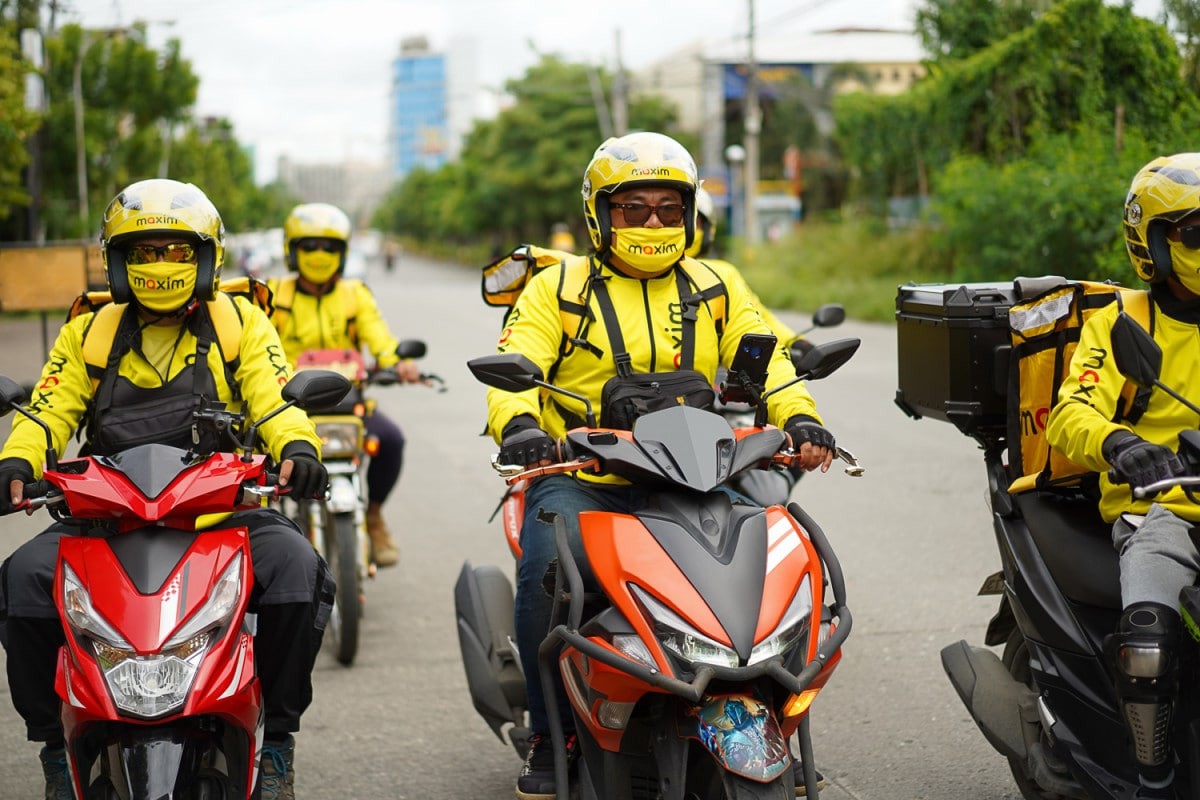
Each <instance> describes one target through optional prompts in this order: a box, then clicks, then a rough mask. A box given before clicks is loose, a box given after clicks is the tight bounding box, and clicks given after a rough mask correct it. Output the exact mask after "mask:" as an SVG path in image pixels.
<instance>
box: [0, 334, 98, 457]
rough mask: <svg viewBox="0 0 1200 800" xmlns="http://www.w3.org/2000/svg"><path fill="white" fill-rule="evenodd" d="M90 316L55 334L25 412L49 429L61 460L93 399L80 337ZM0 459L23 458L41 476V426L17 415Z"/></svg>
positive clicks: (43, 442) (43, 440)
mask: <svg viewBox="0 0 1200 800" xmlns="http://www.w3.org/2000/svg"><path fill="white" fill-rule="evenodd" d="M92 317H93V315H92V314H82V315H80V316H78V317H76V318H75V319H73V320H71V321H70V322H68V323H67V324H66V325H64V326H63V327H62V329H61V330H59V332H58V337H57V338H56V339H55V341H54V346H53V347H52V348H51V349H50V356H49V358H47V360H46V364H45V366H44V367H42V374H41V377H40V378H39V379H38V382H37V385H36V386H35V387H34V389H33V393H32V395H31V396H30V401H29V405H27V406H26V410H28V411H29V412H30V413H32V414H33V415H34V416H36V417H37V418H38V419H40V420H41V421H42V422H44V423H46V424H47V425H49V426H50V432H51V435H52V438H53V441H54V449H55V451H56V452H57V453H58V455H59V456H62V455H63V453H64V452H65V451H66V449H67V444H68V442H69V441H70V438H71V435H72V434H74V432H75V430H76V428H78V427H79V423H80V421H82V420H83V417H84V413H85V412H86V411H87V405H88V401H89V400H90V399H91V397H92V381H91V378H89V377H88V374H87V367H86V366H85V364H84V361H83V333H84V331H85V330H86V329H87V326H88V324H89V323H90V322H91V320H92ZM0 458H23V459H25V460H26V461H28V462H29V464H30V465H31V466H32V467H33V472H34V475H35V476H36V477H38V478H40V477H41V476H42V467H43V465H44V462H45V459H46V434H45V432H44V431H43V430H42V428H41V426H39V425H38V424H37V423H35V422H32V421H31V420H29V419H27V418H26V417H25V416H24V415H21V414H18V415H15V416H14V418H13V423H12V433H11V434H10V435H9V437H8V440H7V441H6V442H5V444H4V449H3V450H2V451H0Z"/></svg>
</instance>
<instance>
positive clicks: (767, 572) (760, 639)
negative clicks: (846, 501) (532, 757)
mask: <svg viewBox="0 0 1200 800" xmlns="http://www.w3.org/2000/svg"><path fill="white" fill-rule="evenodd" d="M770 338H771V340H772V345H771V347H773V342H774V337H770ZM771 347H768V348H766V352H770V349H771ZM857 347H858V340H843V341H840V342H830V343H828V344H824V345H817V346H816V347H815V348H813V351H812V352H811V353H810V354H809V355H807V356H805V358H804V359H803V360H802V362H801V364H800V366H799V368H798V372H799V376H798V377H797V379H796V380H800V379H801V378H810V379H812V378H820V377H824V376H825V375H828V374H829V373H831V372H832V371H833V370H835V369H837V368H838V367H839V366H841V365H842V364H843V363H845V362H846V361H847V360H848V359H849V358H850V357H851V356H852V355H853V353H854V352H855V350H856V349H857ZM468 367H470V369H471V371H472V373H473V374H474V375H475V377H476V378H478V379H479V380H480V381H482V382H483V383H486V384H488V385H489V386H493V387H496V388H499V389H503V390H506V391H524V390H526V389H530V388H533V387H535V386H537V387H541V388H543V389H546V390H548V391H552V392H562V393H565V391H564V390H562V389H561V388H559V387H556V386H553V385H552V384H549V383H547V382H546V381H545V380H544V378H543V376H542V373H541V370H540V369H539V368H538V367H537V365H535V364H534V363H533V362H532V361H530V360H529V359H527V358H525V357H524V356H522V355H519V354H504V355H496V356H487V357H483V358H477V359H474V360H472V361H471V362H469V363H468ZM764 380H765V368H764V372H763V374H761V375H758V376H750V375H740V374H737V373H736V372H735V371H733V370H731V374H730V383H731V384H736V385H737V386H740V387H741V388H742V389H745V390H748V391H749V396H750V397H751V400H752V402H753V403H754V404H755V406H756V408H757V410H758V416H757V417H756V419H755V424H754V425H752V426H748V427H745V428H741V429H736V430H735V429H731V428H730V427H729V425H728V423H727V422H726V421H725V419H724V418H723V417H721V416H720V414H718V413H716V412H713V411H707V410H703V409H699V408H691V407H687V406H672V407H668V408H666V409H663V410H659V411H654V412H651V413H648V414H645V415H643V416H641V417H639V418H638V419H637V421H636V422H635V423H634V426H633V430H632V431H628V430H618V429H610V428H602V427H599V426H598V425H597V424H596V419H595V415H594V414H593V412H592V410H591V407H590V405H589V406H588V407H587V414H586V417H587V422H586V424H585V426H584V427H581V428H577V429H575V430H572V431H570V432H569V433H568V434H567V439H566V442H567V444H568V445H569V450H570V452H571V453H572V454H573V455H572V457H568V458H564V459H563V461H562V462H561V463H558V464H554V465H550V466H544V467H537V468H532V469H524V468H509V467H505V466H503V465H497V470H498V471H500V472H501V474H504V475H506V477H507V480H508V483H509V485H510V486H514V485H521V484H522V482H524V481H528V480H530V479H532V478H535V477H538V476H541V475H548V474H556V473H563V472H576V471H593V472H597V473H602V474H612V475H619V476H621V477H623V478H626V479H627V480H630V481H631V482H633V483H635V484H639V485H644V486H652V487H654V489H655V495H656V500H655V502H654V503H652V504H651V505H652V507H648V508H647V509H646V510H644V511H639V512H638V513H636V514H611V513H606V512H597V511H593V512H586V513H584V514H581V515H580V518H579V524H580V529H581V535H582V540H583V546H584V550H585V551H586V553H587V557H588V563H589V564H590V565H591V568H592V572H593V574H594V575H595V578H596V581H597V583H598V584H599V587H600V593H598V594H595V593H592V592H587V593H585V591H584V585H583V580H582V577H581V573H580V569H579V565H578V563H577V562H576V561H575V558H574V557H573V555H572V552H571V549H570V545H569V544H568V539H567V530H566V525H565V522H564V521H563V520H562V519H561V518H558V519H557V520H556V521H555V544H556V549H557V553H558V568H557V570H556V571H555V574H554V579H553V581H554V586H553V592H552V593H553V596H554V598H555V606H554V607H555V611H554V616H553V618H552V622H551V629H550V630H549V631H548V632H547V636H546V639H545V640H544V642H543V643H542V645H541V646H540V648H539V651H538V656H539V660H540V663H541V669H540V674H541V677H542V680H543V684H544V685H545V686H546V693H547V696H551V695H552V689H551V687H550V686H549V685H548V682H549V676H551V675H553V671H554V670H558V671H559V672H560V673H561V675H562V677H563V680H564V683H565V685H566V689H567V696H568V697H569V698H570V702H571V707H572V712H573V714H574V717H575V722H576V724H575V730H576V732H577V734H578V737H579V749H580V754H581V758H580V762H579V770H578V777H577V780H578V788H579V796H580V797H581V798H584V800H593V799H594V798H601V797H612V798H635V797H643V796H645V797H657V798H661V800H685V798H686V799H687V800H697V799H699V800H751V799H754V800H767V798H775V799H777V800H782V798H790V797H793V796H794V784H793V773H792V770H791V769H790V765H791V761H790V754H789V751H788V746H787V739H788V737H789V736H791V735H793V734H794V733H795V734H797V738H798V740H799V743H800V752H801V755H802V756H803V763H804V766H805V784H806V788H807V791H808V794H809V796H810V797H813V798H815V797H816V796H817V786H816V777H815V772H814V771H813V769H812V767H811V765H812V764H813V763H814V761H813V758H812V752H811V751H812V742H811V738H810V736H809V733H808V713H809V708H810V706H811V704H812V702H813V700H814V699H815V697H816V696H817V694H818V693H819V692H820V690H821V689H822V688H823V687H824V686H825V684H826V682H827V681H828V680H829V678H830V676H831V675H832V673H833V671H834V669H835V667H836V666H837V664H838V662H839V660H840V658H841V645H842V643H843V642H844V641H845V639H846V637H847V636H848V635H849V633H850V627H851V616H850V610H849V608H847V606H846V604H845V589H844V582H843V580H842V575H841V569H840V566H839V564H838V561H837V558H836V556H835V555H834V553H833V549H832V548H831V547H830V545H829V543H828V541H827V539H826V538H825V535H824V533H823V532H822V531H821V529H820V527H819V526H818V525H817V524H816V522H815V521H813V520H812V518H811V517H809V515H808V514H806V513H805V512H804V511H803V510H802V509H801V508H800V507H799V506H798V505H796V504H794V503H793V504H791V505H789V506H788V507H787V508H784V507H783V506H781V505H773V506H770V507H767V508H762V507H759V506H754V505H745V504H740V503H734V502H733V501H732V498H731V495H730V494H729V493H727V492H725V491H722V490H721V488H720V487H722V486H724V485H726V484H728V483H729V482H730V481H731V480H732V479H733V478H734V477H735V476H736V475H737V474H738V473H740V472H742V471H743V470H748V469H754V468H768V467H769V466H770V465H772V464H775V465H779V466H786V465H789V464H791V463H793V462H794V461H795V460H796V459H797V458H798V456H797V455H796V454H795V453H793V452H791V451H790V450H787V449H786V448H785V443H786V437H785V436H784V433H783V432H782V431H780V430H779V429H777V428H774V427H771V426H769V425H766V420H765V417H766V405H765V399H766V397H767V395H768V394H769V393H766V392H764V391H763V389H762V383H763V382H764ZM793 382H794V381H793ZM731 394H734V393H732V392H731ZM572 396H573V397H577V398H578V396H577V395H572ZM579 399H582V398H579ZM584 402H585V404H586V400H584ZM838 455H839V457H841V458H842V459H843V460H846V461H847V462H848V463H849V464H850V467H849V468H848V470H847V472H849V473H850V474H860V473H861V471H862V470H861V467H858V465H857V463H856V462H855V461H854V460H853V456H851V455H850V454H849V453H847V452H846V451H844V450H840V449H839V453H838ZM519 497H520V495H519V494H518V495H516V496H513V497H510V498H509V500H510V502H509V503H507V504H506V505H507V506H508V507H507V508H505V509H504V511H505V515H506V517H505V529H506V535H507V536H508V537H509V545H510V548H512V549H513V551H514V554H516V553H517V552H518V543H517V542H516V540H515V537H514V535H513V533H512V532H513V531H515V530H516V529H518V528H519V527H520V520H519V515H518V513H517V512H518V506H517V499H519ZM547 590H548V591H550V588H549V587H547ZM455 607H456V612H457V617H458V633H459V643H460V646H461V648H462V656H463V665H464V668H465V670H466V675H467V683H468V688H469V689H470V692H471V697H472V701H473V703H474V705H475V708H476V710H477V711H478V712H479V713H480V714H481V716H483V717H484V719H485V720H486V721H487V722H488V724H489V725H491V727H492V729H493V730H494V731H495V732H496V734H497V735H498V736H499V737H500V738H501V739H502V740H503V739H504V738H505V734H507V738H508V739H509V741H510V742H511V743H512V744H513V746H514V748H515V749H516V750H517V752H518V753H519V754H522V755H523V754H524V748H525V747H526V746H527V736H528V733H529V731H528V728H527V727H526V726H525V720H524V718H525V682H524V675H523V674H522V672H521V662H520V659H519V658H518V657H517V652H516V645H515V632H514V630H513V594H512V588H511V584H509V582H508V580H507V578H506V576H505V575H504V574H503V573H502V572H501V571H500V570H499V569H498V568H496V567H492V566H484V567H479V568H477V569H476V568H473V567H471V565H470V564H469V563H468V564H465V565H464V566H463V569H462V572H461V573H460V575H459V579H458V583H457V585H456V586H455ZM547 710H548V712H549V714H550V725H551V735H552V738H553V740H554V745H555V760H556V782H557V784H558V791H557V796H559V797H568V796H573V795H570V794H569V785H570V783H569V771H568V763H567V756H566V749H565V736H564V732H563V727H564V726H563V721H562V720H560V719H557V716H558V715H557V710H556V708H555V706H554V704H553V703H551V704H550V705H549V708H548V709H547Z"/></svg>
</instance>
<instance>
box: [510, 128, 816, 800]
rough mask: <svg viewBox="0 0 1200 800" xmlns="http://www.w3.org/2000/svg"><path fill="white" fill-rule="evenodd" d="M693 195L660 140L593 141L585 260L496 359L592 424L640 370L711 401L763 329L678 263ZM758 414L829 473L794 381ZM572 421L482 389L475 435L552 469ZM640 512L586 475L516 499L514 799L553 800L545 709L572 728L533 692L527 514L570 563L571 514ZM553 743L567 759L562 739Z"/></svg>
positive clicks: (743, 301)
mask: <svg viewBox="0 0 1200 800" xmlns="http://www.w3.org/2000/svg"><path fill="white" fill-rule="evenodd" d="M697 186H698V180H697V176H696V167H695V162H694V161H693V160H692V157H691V155H690V154H689V153H688V152H687V150H685V149H684V148H683V147H682V146H681V145H680V144H679V143H678V142H676V141H674V140H673V139H671V138H669V137H667V136H663V135H662V134H658V133H635V134H630V135H628V136H623V137H620V138H615V139H610V140H608V141H607V142H605V143H604V144H602V145H601V146H600V147H599V148H598V149H597V150H596V153H595V155H594V156H593V158H592V161H591V163H590V164H589V165H588V167H587V169H586V170H585V172H584V181H583V191H582V194H583V202H584V215H585V218H586V220H587V224H588V229H589V233H590V235H591V238H592V244H593V246H594V248H595V253H594V254H592V255H588V256H572V257H570V258H568V259H566V260H565V261H564V262H562V263H559V264H557V265H554V266H548V267H546V268H545V269H542V270H541V271H539V272H538V273H537V274H536V275H534V276H533V277H532V278H531V279H530V280H529V283H528V285H527V286H526V287H525V288H524V289H523V290H522V292H521V294H520V297H519V298H517V301H516V304H515V305H514V306H513V308H512V311H511V312H510V313H509V315H508V316H507V318H506V320H505V328H504V330H503V331H502V332H501V335H500V338H499V342H498V345H497V346H498V349H499V351H500V352H514V353H521V354H522V355H524V356H526V357H528V358H530V359H531V360H532V361H534V362H535V363H536V364H537V365H538V366H540V367H541V368H542V370H543V371H544V372H545V374H546V375H547V376H549V378H550V380H551V381H552V382H553V383H554V384H555V385H557V386H560V387H562V388H564V389H567V390H569V391H571V392H575V393H578V394H581V395H584V396H586V397H587V398H588V399H589V400H590V401H591V402H592V404H593V408H594V409H595V410H596V411H597V412H598V414H599V417H600V421H601V424H605V420H606V417H607V416H608V415H609V413H610V411H612V410H613V409H609V408H604V407H603V404H602V402H601V401H602V398H603V395H604V387H605V386H606V385H609V384H610V381H615V382H616V384H618V385H620V387H621V389H622V391H623V390H626V389H629V388H631V387H632V386H635V385H637V384H638V376H639V375H641V374H645V373H670V374H669V375H663V376H662V377H661V379H660V378H658V376H656V381H659V380H661V381H675V380H679V381H681V383H680V384H679V389H678V390H679V391H680V392H682V393H684V394H690V393H691V391H692V389H693V387H695V393H694V396H695V397H696V399H697V402H703V398H705V397H707V399H708V401H710V402H711V399H712V382H713V380H714V378H715V377H716V372H717V367H718V366H719V365H722V364H723V365H728V364H730V363H731V362H732V360H733V357H734V355H735V353H736V351H737V349H738V345H739V341H740V340H741V337H742V336H743V335H744V334H748V333H756V334H768V333H769V332H770V331H769V329H768V328H767V326H766V324H765V323H764V322H763V320H762V317H761V316H760V314H759V313H758V311H757V310H756V308H755V306H754V305H753V302H752V300H751V298H750V295H749V292H748V291H747V290H746V288H745V286H744V284H740V283H738V284H735V283H734V282H729V283H728V284H726V283H724V282H723V281H722V280H721V279H720V276H718V275H717V274H716V272H714V271H713V270H712V269H711V268H709V267H707V266H705V265H704V264H703V263H701V262H699V261H696V260H694V259H691V258H687V257H685V256H684V252H685V249H686V248H687V246H688V244H690V240H691V238H692V236H693V234H694V223H695V193H696V187H697ZM795 374H796V373H795V368H794V366H793V365H792V363H791V361H790V359H789V358H788V355H787V354H786V352H785V351H784V349H783V348H782V347H776V348H773V349H772V351H771V357H770V362H769V367H768V375H767V381H766V383H767V386H768V387H769V388H773V387H777V386H781V385H782V384H784V383H785V382H787V381H789V380H792V379H794V378H795ZM660 385H661V384H660ZM618 411H619V409H618ZM769 412H770V420H771V421H772V422H773V423H775V424H776V425H778V426H780V427H781V428H784V430H785V431H787V432H788V434H789V435H790V436H791V437H792V441H793V443H794V445H795V447H796V448H797V450H798V451H799V452H800V454H801V458H802V460H803V462H804V466H805V467H806V468H808V469H816V468H818V467H819V468H821V469H828V467H829V464H830V462H831V460H832V458H833V453H834V449H835V444H834V439H833V435H832V434H831V433H830V432H829V431H828V430H826V429H825V428H824V427H823V426H822V424H821V420H820V417H819V416H818V415H817V412H816V406H815V403H814V402H813V398H812V396H811V395H809V393H808V391H807V390H806V389H805V388H804V386H803V385H802V384H800V383H796V384H793V385H792V386H790V387H788V388H786V389H782V390H780V391H779V392H778V393H777V394H775V395H773V396H772V397H771V398H770V401H769ZM584 413H585V411H584V407H583V404H582V403H581V402H579V401H577V400H573V399H571V398H568V397H565V396H563V395H559V394H554V395H550V396H540V395H539V393H538V391H537V390H529V391H526V392H520V393H509V392H503V391H500V390H496V389H491V390H489V391H488V428H489V430H490V431H491V432H492V434H493V436H494V437H495V438H496V440H497V441H498V442H499V444H500V456H499V457H500V460H501V461H502V462H504V463H506V464H522V465H534V464H540V463H549V462H550V461H552V460H554V459H555V457H556V454H557V453H556V447H557V440H558V439H559V438H561V437H562V436H563V435H564V434H565V433H566V431H567V429H568V428H569V427H573V423H574V419H573V418H577V417H580V418H581V417H582V416H583V414H584ZM620 416H622V415H621V414H619V413H617V414H613V417H614V418H618V417H620ZM649 501H650V496H649V495H648V494H647V493H646V492H645V491H644V490H643V489H641V488H640V487H637V486H631V485H628V484H627V483H623V482H618V481H615V480H612V479H609V478H598V477H596V476H588V475H579V476H577V477H572V476H569V475H550V476H546V477H542V478H538V479H536V480H533V481H532V482H531V484H530V486H529V488H528V489H527V492H526V496H525V508H526V511H527V513H526V516H525V519H524V520H523V524H522V528H521V548H522V555H521V561H520V563H519V564H518V568H517V585H516V592H515V598H514V599H515V623H516V634H517V649H518V652H519V653H520V657H521V662H522V665H523V667H524V674H525V686H526V697H527V700H528V706H529V714H530V728H531V731H532V735H531V737H530V740H529V741H530V747H529V751H528V753H527V755H526V759H525V764H524V766H523V767H522V769H521V773H520V775H519V776H518V778H517V787H516V796H517V797H518V798H519V799H520V800H551V798H553V796H554V766H553V748H552V746H551V744H550V741H549V737H548V734H549V717H548V713H547V704H548V703H550V702H554V703H556V704H557V706H558V708H559V710H560V712H561V713H560V718H561V719H563V720H564V721H566V723H567V725H568V727H569V720H570V719H571V715H570V711H569V706H568V705H567V702H566V698H565V694H564V692H563V688H562V685H561V677H560V676H559V675H558V671H557V670H555V671H554V672H553V673H552V675H550V676H549V679H550V681H551V682H552V684H553V685H554V686H555V692H554V696H553V697H546V696H545V695H544V694H543V691H542V681H541V678H540V676H539V669H540V665H539V661H538V645H539V644H540V643H541V641H542V639H543V638H544V636H545V634H546V630H547V629H548V627H549V620H550V606H551V599H550V597H549V596H548V595H547V594H546V592H545V591H544V590H543V588H542V579H543V576H544V575H545V574H546V569H547V567H548V565H549V563H550V561H551V560H552V559H553V558H554V556H555V547H554V542H553V527H552V525H550V524H549V523H547V522H546V519H547V516H545V515H543V514H541V513H540V511H543V510H544V511H545V512H547V513H548V514H555V515H558V516H560V517H561V518H562V519H564V520H565V521H566V523H567V531H568V537H569V538H570V539H571V541H572V542H573V549H574V550H575V551H576V552H577V553H579V552H581V548H580V547H579V546H578V545H579V537H580V533H579V522H578V516H579V513H580V512H582V511H586V510H589V509H597V508H603V509H606V510H609V511H622V510H624V511H633V510H636V509H637V508H640V507H642V506H643V505H644V504H645V503H647V502H649ZM581 566H584V565H582V564H581ZM584 573H585V574H586V573H587V570H586V568H585V569H584ZM566 732H567V733H568V743H569V753H568V757H569V758H573V757H574V750H573V744H571V743H573V742H574V741H575V737H574V736H572V735H570V733H571V732H570V730H569V729H568V730H567V731H566Z"/></svg>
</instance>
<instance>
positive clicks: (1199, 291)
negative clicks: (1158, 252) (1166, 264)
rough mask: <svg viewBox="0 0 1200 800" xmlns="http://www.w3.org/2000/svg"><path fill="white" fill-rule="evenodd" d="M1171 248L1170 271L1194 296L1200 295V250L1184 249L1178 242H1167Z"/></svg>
mask: <svg viewBox="0 0 1200 800" xmlns="http://www.w3.org/2000/svg"><path fill="white" fill-rule="evenodd" d="M1167 244H1168V245H1169V246H1170V248H1171V271H1172V272H1174V273H1175V277H1176V278H1178V279H1179V282H1180V283H1182V284H1183V287H1184V288H1185V289H1187V290H1188V291H1189V292H1191V293H1192V294H1194V295H1200V250H1193V249H1192V248H1190V247H1184V246H1183V244H1182V243H1180V242H1173V241H1171V240H1170V239H1168V240H1167Z"/></svg>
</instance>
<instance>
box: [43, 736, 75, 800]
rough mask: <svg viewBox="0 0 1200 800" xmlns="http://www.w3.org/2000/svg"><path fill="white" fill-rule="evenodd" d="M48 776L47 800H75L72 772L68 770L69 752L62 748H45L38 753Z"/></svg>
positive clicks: (44, 771)
mask: <svg viewBox="0 0 1200 800" xmlns="http://www.w3.org/2000/svg"><path fill="white" fill-rule="evenodd" d="M38 758H40V759H41V760H42V772H43V773H44V774H45V776H46V800H75V790H74V789H73V788H72V787H71V771H70V770H69V769H67V751H66V750H65V749H63V748H61V747H56V748H54V749H50V748H49V747H43V748H42V752H40V753H38Z"/></svg>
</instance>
